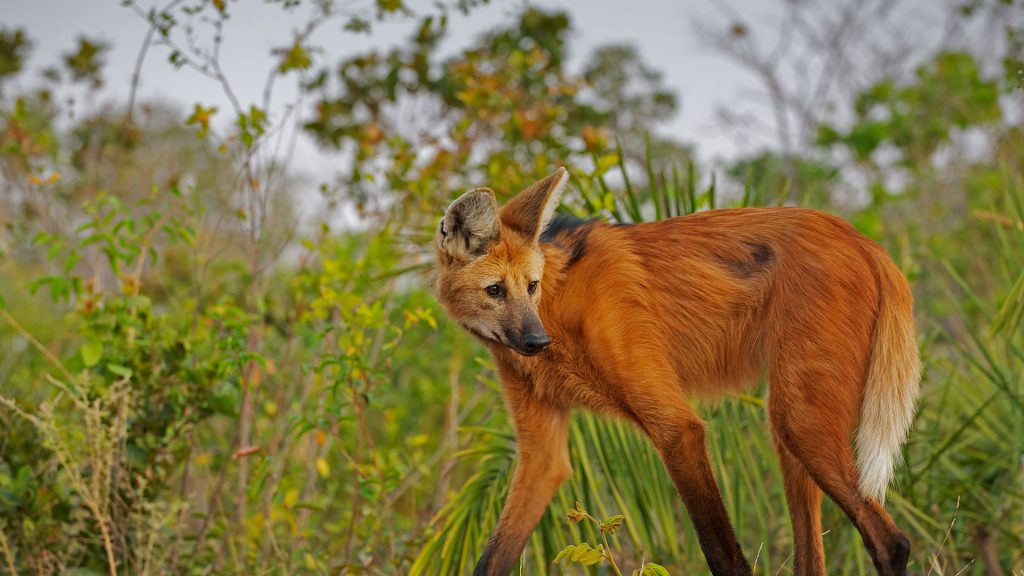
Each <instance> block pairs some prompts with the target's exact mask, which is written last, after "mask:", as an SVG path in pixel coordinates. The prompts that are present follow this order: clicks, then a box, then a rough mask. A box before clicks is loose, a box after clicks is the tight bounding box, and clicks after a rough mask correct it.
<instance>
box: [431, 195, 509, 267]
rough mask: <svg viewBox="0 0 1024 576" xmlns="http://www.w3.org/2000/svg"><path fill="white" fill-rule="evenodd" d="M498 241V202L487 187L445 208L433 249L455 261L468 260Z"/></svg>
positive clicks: (458, 199) (463, 196) (482, 253)
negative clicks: (436, 247) (436, 248)
mask: <svg viewBox="0 0 1024 576" xmlns="http://www.w3.org/2000/svg"><path fill="white" fill-rule="evenodd" d="M497 239H498V201H497V200H496V199H495V198H494V192H493V191H491V189H490V188H477V189H475V190H470V191H469V192H466V193H465V194H463V195H462V196H459V197H458V198H457V199H456V200H455V201H454V202H452V203H451V205H450V206H448V210H446V211H445V213H444V217H443V218H441V222H440V224H439V225H438V228H437V246H438V248H440V250H441V251H442V252H444V253H446V254H448V255H449V256H451V257H452V258H454V259H456V260H462V261H466V262H468V261H470V260H473V259H475V258H478V257H480V256H483V255H484V254H485V253H486V252H487V248H488V247H489V246H490V245H491V243H493V242H494V241H496V240H497Z"/></svg>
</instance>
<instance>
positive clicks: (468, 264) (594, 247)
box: [436, 171, 918, 575]
mask: <svg viewBox="0 0 1024 576" xmlns="http://www.w3.org/2000/svg"><path fill="white" fill-rule="evenodd" d="M566 179H567V175H566V174H565V173H564V171H560V172H558V173H556V174H554V175H552V176H549V177H548V178H546V179H545V180H543V181H541V182H539V183H538V184H536V185H534V186H533V187H531V188H530V189H528V190H526V191H524V192H523V193H521V194H520V195H518V196H517V197H516V198H515V199H513V200H512V201H511V202H510V203H509V204H508V205H506V206H505V207H504V208H502V209H500V211H498V212H497V216H498V217H497V219H496V221H495V222H493V224H492V222H491V220H492V215H491V214H490V213H489V212H488V208H487V206H491V205H492V203H491V202H489V201H484V200H486V198H485V197H484V196H480V195H479V194H480V192H479V191H474V192H473V193H470V194H474V195H475V196H474V197H471V198H467V197H469V196H470V195H469V194H467V196H464V197H463V198H460V199H459V200H457V201H456V203H453V205H452V207H451V208H449V211H448V214H446V217H445V219H444V220H443V221H442V224H441V226H440V228H439V232H438V246H439V248H438V257H439V261H440V262H441V264H442V265H441V266H440V267H439V270H438V278H437V282H436V286H437V291H438V297H439V300H440V302H441V303H442V304H443V305H444V306H445V308H446V309H447V311H448V313H449V315H450V316H451V317H452V318H453V319H455V320H457V321H458V322H460V323H461V324H462V325H464V326H466V327H467V328H468V329H469V330H471V331H472V332H473V333H474V334H476V335H477V336H479V337H480V338H481V339H482V340H483V341H484V342H485V344H487V346H488V347H489V349H490V351H491V352H492V354H493V355H494V358H495V362H496V364H497V366H498V370H499V373H500V376H501V379H502V383H503V387H504V391H505V395H506V398H507V400H508V403H509V407H510V410H511V412H512V415H513V419H514V421H515V424H516V430H517V434H518V438H519V440H520V457H521V462H520V465H519V468H518V469H517V473H516V476H515V478H514V482H513V488H512V491H511V494H510V496H509V502H508V503H507V504H506V509H505V511H504V512H503V514H502V517H501V520H500V521H499V524H498V526H497V528H496V529H495V531H494V533H493V536H492V539H491V541H490V543H489V544H488V547H487V549H486V551H485V553H484V556H483V558H482V559H481V562H480V564H479V565H478V566H477V572H476V574H483V575H486V574H490V575H498V574H500V575H504V574H506V573H507V572H508V570H509V568H510V567H511V566H512V563H514V561H515V558H516V557H517V556H518V555H519V554H520V553H521V551H522V549H523V546H524V545H525V542H526V539H527V537H528V535H529V532H530V531H531V530H532V528H533V526H534V525H535V524H536V522H537V521H538V520H539V518H540V516H541V514H542V513H543V510H544V508H545V507H546V505H547V503H548V501H549V500H550V498H551V497H552V496H553V495H554V492H555V490H556V489H557V486H558V484H559V483H560V482H561V481H563V480H564V479H565V478H566V477H567V476H568V474H569V473H570V470H571V469H570V467H569V463H568V457H567V452H566V446H565V437H566V433H567V432H566V426H567V422H568V411H569V410H570V409H571V408H574V407H583V408H588V409H591V410H595V411H598V412H603V413H608V414H613V415H616V416H620V417H623V418H626V419H628V420H630V421H632V422H634V423H636V424H637V425H638V426H639V427H640V428H641V429H643V430H644V432H645V433H646V434H647V435H648V436H649V437H650V438H651V440H652V441H653V443H654V445H655V446H656V447H657V448H658V450H659V452H660V454H661V455H662V458H663V460H664V461H665V465H666V468H667V469H668V471H669V474H670V476H671V477H672V479H673V481H674V482H675V483H676V486H677V488H678V490H679V492H680V495H681V497H682V499H683V501H684V503H685V505H686V507H687V509H688V511H689V512H690V515H691V517H692V518H693V520H694V525H695V527H696V528H697V532H698V535H699V537H700V541H701V546H702V548H703V550H704V552H705V556H706V557H707V559H708V563H709V565H710V567H711V570H712V573H714V574H716V575H717V574H750V567H749V565H748V564H747V562H746V560H745V559H744V558H743V555H742V553H741V551H740V549H739V546H738V545H737V544H736V540H735V536H734V535H733V530H732V527H731V524H730V523H729V520H728V517H727V516H726V515H725V509H724V505H723V504H722V501H721V496H720V494H719V492H718V487H717V484H716V483H715V479H714V476H713V474H712V472H711V467H710V463H709V461H708V459H707V450H706V447H705V443H704V424H703V422H702V421H701V420H700V418H699V417H698V416H697V415H696V414H695V413H694V411H693V410H692V409H691V407H690V399H692V398H694V397H716V396H721V395H722V394H723V393H725V392H727V391H730V390H737V389H741V388H742V387H744V386H749V385H751V384H752V383H754V382H755V381H756V380H757V378H758V377H759V376H761V375H764V374H767V375H768V377H769V381H770V384H769V390H770V393H769V401H768V406H769V414H770V421H771V424H772V431H773V435H774V440H775V444H776V446H777V449H778V450H779V452H780V457H781V458H782V464H783V474H784V476H785V480H786V495H787V499H788V501H789V504H790V510H791V515H792V517H793V518H792V519H793V527H794V532H795V542H796V546H797V554H796V571H797V573H798V574H822V573H824V566H825V564H824V552H823V548H822V544H821V526H820V510H819V502H820V492H819V488H820V489H823V490H824V491H825V492H826V493H828V494H829V495H830V496H831V497H832V498H833V499H834V500H836V502H837V503H838V504H839V505H840V507H842V508H843V510H844V511H846V512H847V514H848V515H849V516H850V518H851V519H852V520H853V522H854V523H855V524H856V525H857V527H858V529H859V530H860V531H861V534H862V535H863V537H864V540H865V543H866V545H867V546H868V548H869V551H870V552H871V554H872V558H873V559H874V562H875V565H876V568H877V569H878V572H879V573H880V574H904V573H905V569H906V560H907V555H908V553H909V547H908V546H909V545H908V544H907V542H906V539H905V538H903V536H902V535H900V534H899V532H898V531H897V530H896V527H895V525H894V524H893V523H892V520H891V519H890V518H889V516H888V515H887V514H886V513H885V511H884V509H883V508H882V507H881V506H880V505H879V503H878V500H879V499H880V498H881V495H882V494H884V486H885V484H887V483H888V479H889V475H891V461H892V457H893V456H894V455H893V454H892V453H891V451H892V447H893V446H895V447H897V448H898V446H899V445H900V444H901V443H902V441H903V438H904V436H905V433H906V429H907V427H908V426H909V424H910V417H911V415H912V412H913V402H914V398H915V397H916V394H917V366H918V361H917V349H916V346H914V345H913V318H912V309H911V297H910V292H909V288H908V286H907V284H906V280H905V279H904V278H903V277H902V275H900V274H899V272H898V270H897V269H896V268H895V266H894V265H893V264H892V262H891V261H890V260H889V259H888V257H887V256H886V255H885V254H884V251H883V250H882V249H881V248H880V247H879V246H878V245H877V244H875V243H873V242H871V241H870V240H868V239H867V238H865V237H864V236H862V235H861V234H860V233H858V232H857V231H856V230H855V229H854V228H853V227H852V226H850V225H849V224H847V223H846V222H844V221H843V220H841V219H839V218H837V217H835V216H832V215H829V214H826V213H823V212H817V211H812V210H802V209H795V208H749V209H737V210H712V211H708V212H702V213H698V214H694V215H691V216H686V217H682V218H673V219H670V220H665V221H661V222H654V223H648V224H638V225H634V226H616V225H611V224H604V223H596V222H591V223H583V224H576V225H568V226H565V227H564V229H560V230H554V231H553V232H551V233H550V234H549V237H546V238H544V239H543V240H542V237H541V233H542V232H543V231H544V230H545V227H547V226H549V225H550V221H549V219H550V215H551V213H552V212H553V204H557V201H558V198H557V196H558V194H559V193H560V191H561V189H562V188H564V185H565V180H566ZM486 192H487V193H489V191H486ZM490 198H493V194H492V195H491V196H490ZM464 199H465V200H464ZM481 215H482V219H481V220H475V219H474V218H476V217H480V216H481ZM472 222H483V223H485V224H487V225H486V226H481V227H480V228H483V229H484V231H483V232H480V230H474V229H472V228H473V227H472V226H471V225H469V224H468V223H472ZM446 224H447V228H446ZM481 234H482V236H481ZM480 238H484V239H485V240H486V241H485V242H484V244H486V246H485V248H484V249H481V250H482V251H481V252H479V253H478V254H475V255H466V254H465V253H461V254H460V253H458V250H452V249H448V248H446V246H451V245H458V246H461V245H463V243H464V244H465V245H467V246H468V245H471V244H472V243H473V242H474V240H479V239H480ZM533 280H539V281H540V284H539V289H538V290H535V291H534V292H533V293H530V292H529V284H530V282H531V281H533ZM495 283H498V284H497V285H499V286H500V287H501V288H500V293H501V296H500V297H494V296H491V295H489V294H488V293H487V289H488V286H492V285H495ZM536 320H539V324H540V325H542V327H543V331H546V335H547V337H548V338H549V340H550V344H549V345H548V346H547V348H546V350H544V351H543V352H541V353H539V354H537V355H531V356H526V355H523V354H522V352H523V343H522V341H521V340H523V339H524V338H526V337H527V334H528V333H534V332H536V330H537V328H536V326H534V324H533V322H535V321H536ZM869 376H870V378H869ZM869 381H870V382H871V383H872V385H871V387H869V388H868V392H867V394H866V392H865V390H866V387H867V383H868V382H869ZM862 422H865V423H869V424H870V426H867V427H866V429H865V430H862V431H861V432H860V435H861V437H858V442H857V443H858V457H861V458H862V460H864V461H867V462H869V463H870V462H876V463H877V464H868V465H869V466H872V468H871V483H870V486H869V487H864V486H858V484H859V482H860V472H861V470H859V469H858V465H857V460H856V459H855V456H854V452H853V447H852V439H853V437H854V434H855V431H856V429H857V427H858V424H859V423H862ZM868 428H869V429H868ZM865 447H866V448H865ZM864 451H867V452H869V454H868V455H867V456H863V455H862V452H864ZM862 465H863V464H862ZM886 466H888V467H886ZM879 487H881V492H880V491H879V490H880V488H879Z"/></svg>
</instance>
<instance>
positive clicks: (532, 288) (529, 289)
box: [526, 280, 537, 294]
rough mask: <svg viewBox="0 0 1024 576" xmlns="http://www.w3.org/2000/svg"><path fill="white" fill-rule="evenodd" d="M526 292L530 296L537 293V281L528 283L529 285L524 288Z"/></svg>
mask: <svg viewBox="0 0 1024 576" xmlns="http://www.w3.org/2000/svg"><path fill="white" fill-rule="evenodd" d="M526 291H527V292H529V293H530V294H533V293H534V292H536V291H537V281H536V280H534V281H533V282H530V285H529V286H527V287H526Z"/></svg>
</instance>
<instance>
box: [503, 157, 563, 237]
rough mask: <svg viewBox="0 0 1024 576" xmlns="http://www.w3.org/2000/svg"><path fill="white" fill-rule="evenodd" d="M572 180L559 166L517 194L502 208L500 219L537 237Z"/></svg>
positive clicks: (527, 235)
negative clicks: (553, 171)
mask: <svg viewBox="0 0 1024 576" xmlns="http://www.w3.org/2000/svg"><path fill="white" fill-rule="evenodd" d="M568 184H569V172H568V171H567V170H566V169H565V168H559V169H558V170H557V171H556V172H555V173H554V174H552V175H550V176H548V177H546V178H544V179H543V180H540V181H538V182H535V183H534V184H533V185H532V186H530V187H529V188H527V189H526V190H523V191H522V192H520V193H519V194H516V196H515V198H513V199H512V200H510V201H509V202H508V204H505V206H504V207H502V209H501V221H502V223H504V224H505V225H506V226H508V227H509V228H512V229H513V230H516V231H517V232H519V233H521V234H522V235H524V236H526V237H527V238H529V239H531V240H537V238H538V237H540V235H541V233H542V232H544V228H545V227H547V225H548V222H550V221H551V218H552V216H554V215H555V208H558V203H559V202H561V200H562V193H563V192H565V188H566V186H567V185H568Z"/></svg>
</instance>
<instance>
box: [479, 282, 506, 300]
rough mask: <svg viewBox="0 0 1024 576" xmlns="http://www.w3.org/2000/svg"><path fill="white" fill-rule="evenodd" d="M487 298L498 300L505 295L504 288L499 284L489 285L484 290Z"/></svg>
mask: <svg viewBox="0 0 1024 576" xmlns="http://www.w3.org/2000/svg"><path fill="white" fill-rule="evenodd" d="M484 290H485V291H486V292H487V295H488V296H493V297H495V298H500V297H502V296H504V295H505V288H504V287H503V286H502V285H501V284H491V285H490V286H488V287H487V288H484Z"/></svg>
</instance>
